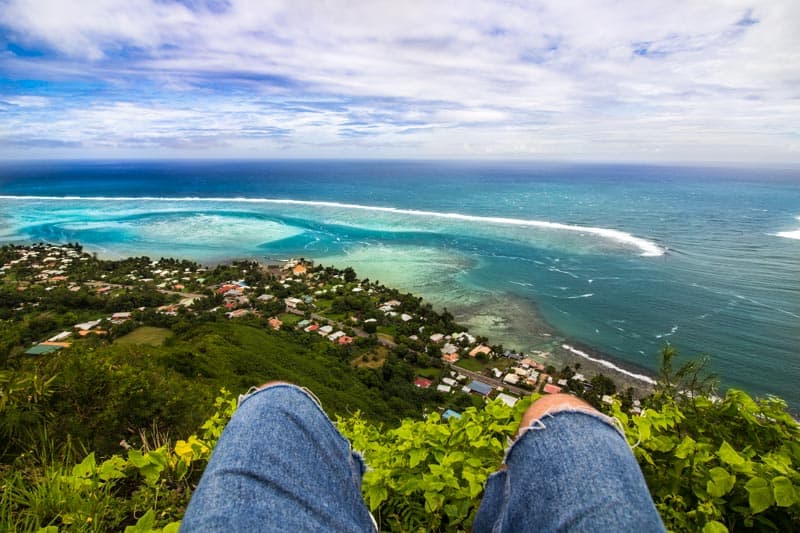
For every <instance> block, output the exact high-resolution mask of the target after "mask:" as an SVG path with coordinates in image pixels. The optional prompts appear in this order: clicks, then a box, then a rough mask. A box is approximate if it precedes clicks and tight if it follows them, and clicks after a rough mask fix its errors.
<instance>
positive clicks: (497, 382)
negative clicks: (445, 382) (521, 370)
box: [449, 365, 531, 396]
mask: <svg viewBox="0 0 800 533" xmlns="http://www.w3.org/2000/svg"><path fill="white" fill-rule="evenodd" d="M449 366H450V368H452V369H453V370H454V371H456V372H458V373H460V374H464V375H465V376H467V377H468V378H472V379H477V380H478V381H482V382H483V383H488V384H489V385H492V386H493V387H503V388H504V389H506V390H507V391H509V392H513V393H514V394H516V395H518V396H528V395H530V393H531V391H529V390H525V389H523V388H520V387H515V386H514V385H509V384H508V383H503V382H502V381H500V380H499V379H495V378H491V377H487V376H484V375H483V374H480V373H478V372H473V371H472V370H467V369H466V368H463V367H460V366H458V365H449Z"/></svg>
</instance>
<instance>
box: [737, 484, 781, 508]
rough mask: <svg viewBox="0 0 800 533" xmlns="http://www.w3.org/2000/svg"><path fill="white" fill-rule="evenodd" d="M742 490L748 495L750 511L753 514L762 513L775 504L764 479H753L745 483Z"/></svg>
mask: <svg viewBox="0 0 800 533" xmlns="http://www.w3.org/2000/svg"><path fill="white" fill-rule="evenodd" d="M744 488H745V489H747V492H748V494H749V498H748V499H749V502H750V510H751V511H753V514H758V513H760V512H761V511H764V510H765V509H767V508H769V506H770V505H772V504H773V503H774V502H775V500H774V499H773V496H772V491H771V490H770V488H769V482H768V481H767V480H766V479H764V478H760V477H754V478H752V479H751V480H750V481H748V482H747V484H746V485H745V486H744Z"/></svg>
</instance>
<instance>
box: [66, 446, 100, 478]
mask: <svg viewBox="0 0 800 533" xmlns="http://www.w3.org/2000/svg"><path fill="white" fill-rule="evenodd" d="M96 466H97V463H96V461H95V459H94V452H92V453H90V454H89V455H87V456H86V458H85V459H84V460H83V461H81V462H80V464H77V465H75V466H74V467H72V475H73V476H75V477H89V476H91V475H92V473H94V470H95V467H96Z"/></svg>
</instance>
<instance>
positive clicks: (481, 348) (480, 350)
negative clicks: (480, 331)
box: [469, 344, 492, 357]
mask: <svg viewBox="0 0 800 533" xmlns="http://www.w3.org/2000/svg"><path fill="white" fill-rule="evenodd" d="M491 353H492V349H491V348H489V347H488V346H486V345H485V344H479V345H477V346H476V347H474V348H473V349H472V350H470V352H469V356H470V357H476V356H477V355H478V354H483V355H489V354H491Z"/></svg>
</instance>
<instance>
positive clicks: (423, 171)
mask: <svg viewBox="0 0 800 533" xmlns="http://www.w3.org/2000/svg"><path fill="white" fill-rule="evenodd" d="M0 196H2V197H1V198H0V242H17V243H21V242H30V241H49V242H74V241H80V242H81V243H83V244H84V245H85V246H86V247H87V248H88V249H89V250H91V251H96V252H97V253H98V254H99V255H100V256H103V257H119V256H125V255H131V254H136V255H148V256H150V257H153V258H157V257H161V256H179V257H186V258H191V259H195V260H198V261H200V262H205V263H209V262H217V261H224V260H227V259H232V258H255V259H259V260H267V259H272V260H274V259H285V258H289V257H299V256H303V257H306V258H310V259H314V260H317V261H319V262H322V263H327V264H335V265H337V266H345V265H352V266H353V267H354V268H355V269H356V271H357V272H358V273H359V275H361V276H362V277H369V278H370V279H373V280H375V279H377V280H380V281H381V282H383V283H385V284H389V285H394V286H398V287H399V288H402V289H405V290H409V291H413V292H415V293H418V294H419V295H422V296H424V297H426V298H427V299H429V300H431V301H432V302H434V303H435V304H436V305H437V306H447V307H448V309H451V310H456V311H457V312H459V313H461V315H462V316H464V317H465V319H467V320H466V321H467V323H468V325H470V327H471V328H472V329H474V330H476V331H479V332H482V333H487V334H488V335H489V336H490V338H491V339H492V340H493V341H498V342H503V343H504V344H505V345H506V346H509V347H515V348H517V349H520V350H528V349H531V348H532V347H533V346H532V344H533V343H534V342H536V340H535V339H534V337H533V336H532V334H531V332H530V331H529V329H530V328H529V327H528V324H529V322H530V321H531V320H532V319H531V317H533V316H534V314H537V313H538V315H539V316H541V317H543V318H544V319H545V320H546V321H547V322H548V323H549V324H550V325H552V326H553V327H554V328H555V329H556V330H557V331H558V332H560V334H561V335H562V336H563V339H565V340H568V341H572V342H577V343H582V344H583V345H586V346H590V347H593V348H595V349H597V350H599V351H601V352H603V353H605V354H607V356H608V357H609V358H610V359H612V360H614V361H617V362H619V363H624V364H627V365H628V366H629V367H634V368H640V369H650V370H653V369H655V368H656V367H657V361H658V359H657V353H658V351H659V349H660V347H661V346H663V344H664V343H665V342H669V343H671V344H673V345H675V346H676V347H677V348H678V349H679V351H680V352H681V353H682V354H684V355H685V356H686V359H688V357H689V356H696V355H697V354H701V353H705V354H709V355H710V356H711V362H712V363H711V366H712V370H713V371H714V372H716V373H717V374H718V375H719V377H720V379H721V383H722V385H723V387H729V386H734V387H739V388H744V389H745V390H747V391H749V392H750V393H753V394H757V395H765V394H775V395H778V396H781V397H783V398H784V399H786V400H787V401H788V402H789V403H790V405H792V406H793V408H794V409H797V408H798V407H800V387H798V384H800V353H798V348H800V218H799V217H800V170H798V169H794V170H791V169H789V170H787V169H741V168H739V169H737V168H705V167H704V168H688V167H667V166H635V165H564V164H540V163H495V162H491V163H489V162H485V163H473V162H469V163H467V162H462V163H454V162H408V161H267V162H264V161H259V162H255V161H244V162H236V161H226V162H186V161H159V162H108V161H102V162H47V163H41V162H40V163H8V162H6V163H2V164H0Z"/></svg>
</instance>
